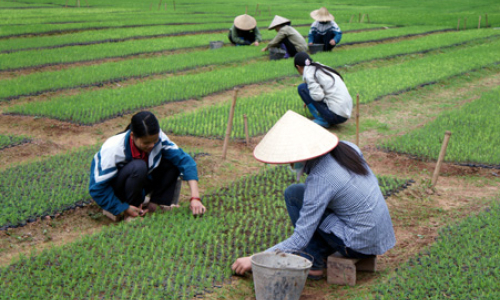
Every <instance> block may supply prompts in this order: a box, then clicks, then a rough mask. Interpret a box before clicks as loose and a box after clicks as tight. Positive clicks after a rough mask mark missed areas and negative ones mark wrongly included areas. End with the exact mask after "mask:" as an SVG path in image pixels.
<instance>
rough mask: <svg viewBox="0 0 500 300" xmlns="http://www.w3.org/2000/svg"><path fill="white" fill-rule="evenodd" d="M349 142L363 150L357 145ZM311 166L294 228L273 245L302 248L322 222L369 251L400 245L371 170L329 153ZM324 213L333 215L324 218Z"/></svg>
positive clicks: (322, 226) (351, 244)
mask: <svg viewBox="0 0 500 300" xmlns="http://www.w3.org/2000/svg"><path fill="white" fill-rule="evenodd" d="M344 143H346V144H348V145H349V146H351V147H352V148H354V149H356V151H358V153H359V154H361V151H360V150H359V148H358V147H357V146H356V145H354V144H352V143H349V142H344ZM361 155H362V154H361ZM305 172H306V173H307V174H308V175H309V176H308V177H307V179H306V182H305V193H304V202H303V206H302V209H301V210H300V216H299V219H298V220H297V223H296V226H295V230H294V233H293V234H292V235H291V236H290V237H289V238H288V239H286V240H285V241H283V242H281V243H279V244H277V245H275V246H274V247H272V248H270V249H268V251H274V250H276V249H280V250H282V251H301V250H303V249H304V248H305V247H306V246H307V244H308V243H309V241H310V240H311V238H312V236H313V234H314V232H315V231H316V229H317V228H319V229H320V230H322V231H323V232H326V233H332V234H334V235H336V236H337V237H338V238H340V239H341V240H342V241H343V242H344V244H345V245H346V247H349V248H351V249H353V250H355V251H357V252H360V253H363V254H367V255H380V254H383V253H384V252H386V251H387V250H389V249H390V248H392V247H394V245H395V244H396V238H395V236H394V230H393V227H392V221H391V217H390V215H389V210H388V208H387V205H386V203H385V199H384V197H383V195H382V192H381V191H380V188H379V186H378V181H377V178H376V177H375V175H374V174H373V172H372V171H371V170H369V174H368V175H367V176H361V175H357V174H354V173H350V172H349V171H347V170H346V169H345V168H343V167H342V166H341V165H339V164H338V162H337V161H336V160H335V159H334V158H333V157H332V156H331V155H330V154H329V153H328V154H325V155H323V156H321V157H319V158H316V159H313V160H310V161H308V162H307V163H306V167H305ZM323 214H327V216H326V217H325V219H324V220H323V221H322V222H321V223H320V221H321V218H322V216H323Z"/></svg>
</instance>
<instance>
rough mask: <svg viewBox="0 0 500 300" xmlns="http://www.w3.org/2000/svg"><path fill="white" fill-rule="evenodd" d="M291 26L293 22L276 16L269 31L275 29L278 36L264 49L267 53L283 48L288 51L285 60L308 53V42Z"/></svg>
mask: <svg viewBox="0 0 500 300" xmlns="http://www.w3.org/2000/svg"><path fill="white" fill-rule="evenodd" d="M290 25H291V21H290V20H288V19H285V18H283V17H280V16H275V17H274V19H273V21H272V22H271V25H269V30H271V29H274V30H276V32H278V34H277V35H276V36H275V37H274V38H273V39H272V40H271V41H270V42H269V44H268V45H267V46H266V47H265V48H263V49H262V51H267V50H268V49H270V48H283V49H285V50H286V55H285V58H288V57H294V56H295V54H297V53H298V52H301V51H307V43H306V40H305V39H304V37H303V36H302V35H300V33H299V32H298V31H297V30H295V28H293V27H292V26H290Z"/></svg>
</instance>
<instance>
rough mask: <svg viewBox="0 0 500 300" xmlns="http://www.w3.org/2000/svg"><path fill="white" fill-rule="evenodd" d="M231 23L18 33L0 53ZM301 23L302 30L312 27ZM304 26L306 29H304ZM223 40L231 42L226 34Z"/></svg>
mask: <svg viewBox="0 0 500 300" xmlns="http://www.w3.org/2000/svg"><path fill="white" fill-rule="evenodd" d="M230 24H231V23H227V22H220V23H206V24H184V25H156V26H141V27H131V28H130V27H127V28H113V29H102V30H92V31H83V32H76V33H66V34H61V35H56V36H53V35H50V36H36V37H19V38H11V39H9V42H8V43H3V44H0V53H9V52H16V51H23V50H32V49H39V48H60V47H64V46H73V45H90V44H100V43H110V42H119V41H125V40H130V39H146V38H154V37H164V36H176V35H188V34H207V33H209V32H213V31H224V32H227V31H228V28H229V27H231V25H230ZM306 26H307V28H305V27H301V29H300V30H301V32H305V33H304V34H306V35H307V30H309V25H306ZM382 26H383V25H379V24H346V26H345V29H344V28H343V30H344V31H347V32H348V31H349V30H360V29H371V28H380V27H382ZM304 28H305V29H304ZM261 31H262V34H264V35H265V37H266V38H269V39H271V38H272V37H273V36H274V35H275V34H276V33H275V32H274V33H273V32H268V30H267V28H265V27H262V28H261ZM224 42H226V43H229V41H228V40H227V38H226V39H225V40H224Z"/></svg>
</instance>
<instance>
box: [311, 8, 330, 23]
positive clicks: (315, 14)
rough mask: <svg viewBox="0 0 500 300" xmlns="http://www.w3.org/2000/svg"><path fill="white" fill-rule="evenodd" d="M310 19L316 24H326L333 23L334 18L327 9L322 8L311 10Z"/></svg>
mask: <svg viewBox="0 0 500 300" xmlns="http://www.w3.org/2000/svg"><path fill="white" fill-rule="evenodd" d="M311 18H313V19H314V20H316V21H318V22H328V21H333V20H334V19H335V18H334V17H333V16H332V14H331V13H329V12H328V9H326V7H322V8H320V9H317V10H313V11H312V12H311Z"/></svg>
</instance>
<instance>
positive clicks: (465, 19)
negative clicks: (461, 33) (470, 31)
mask: <svg viewBox="0 0 500 300" xmlns="http://www.w3.org/2000/svg"><path fill="white" fill-rule="evenodd" d="M464 30H467V18H464Z"/></svg>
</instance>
